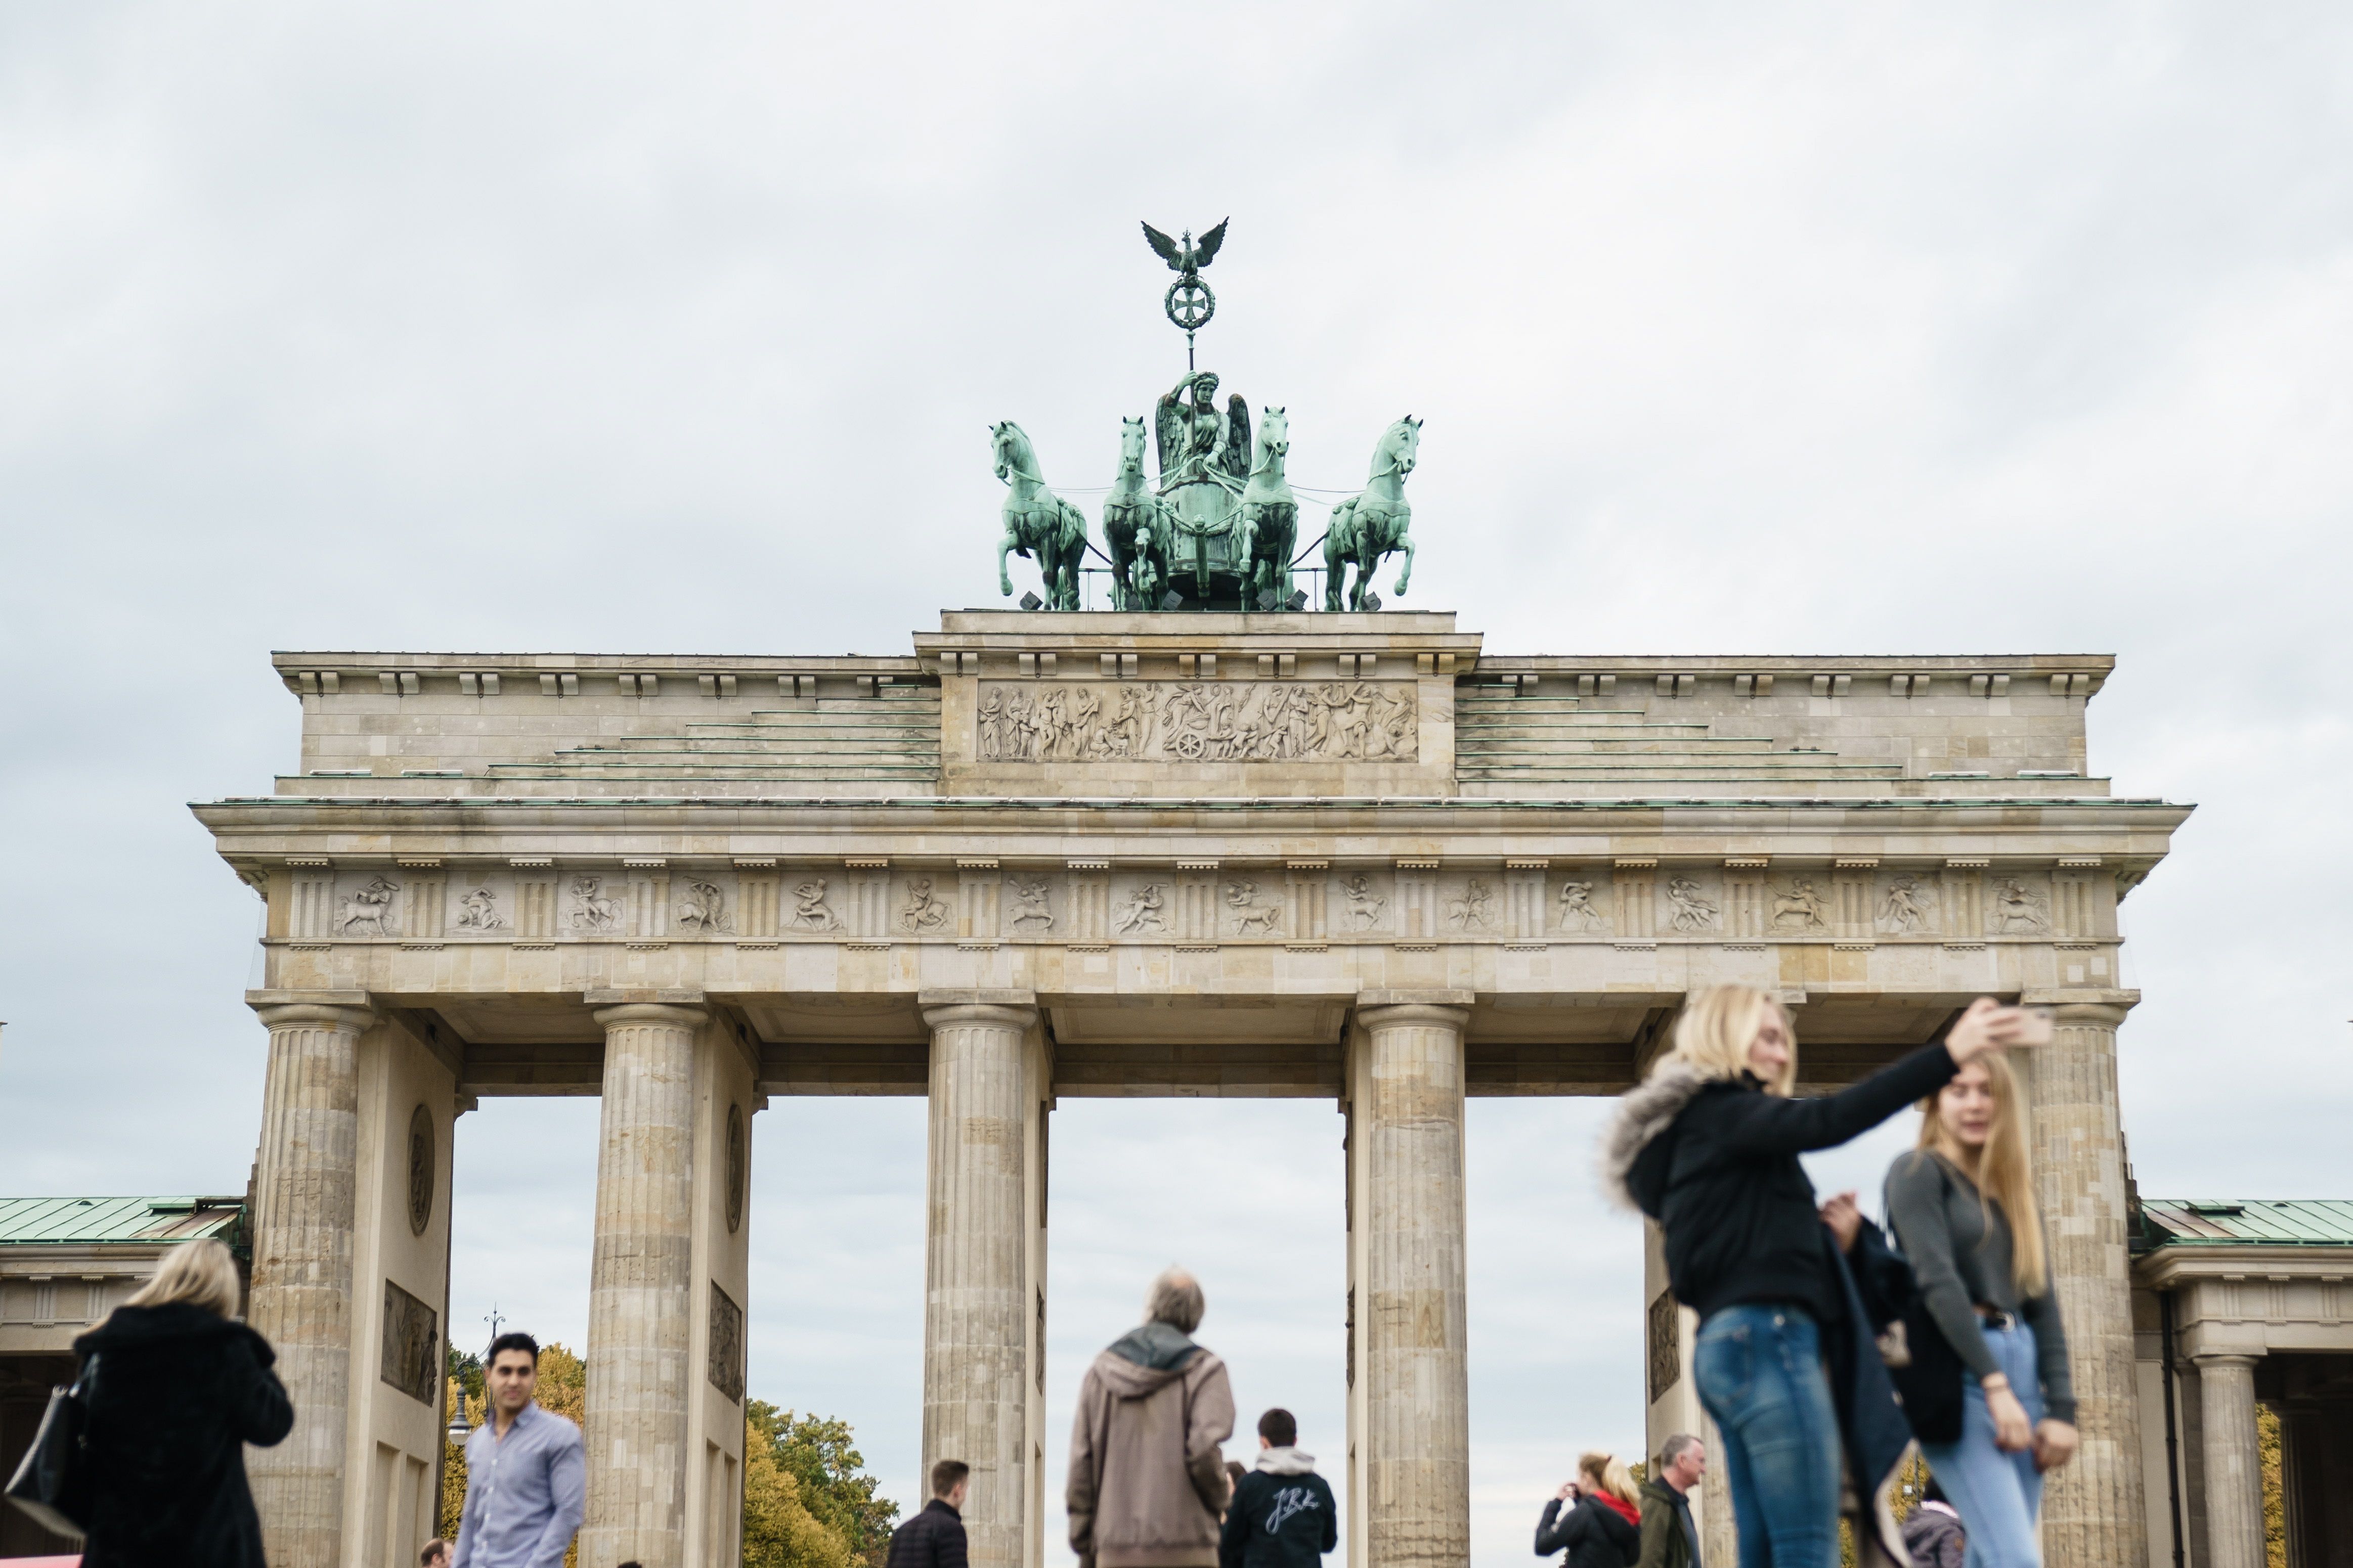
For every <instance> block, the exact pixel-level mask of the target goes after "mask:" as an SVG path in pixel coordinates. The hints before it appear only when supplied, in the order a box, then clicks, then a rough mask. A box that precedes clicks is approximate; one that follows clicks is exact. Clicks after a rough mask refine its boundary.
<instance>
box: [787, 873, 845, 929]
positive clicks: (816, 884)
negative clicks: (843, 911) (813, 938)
mask: <svg viewBox="0 0 2353 1568" xmlns="http://www.w3.org/2000/svg"><path fill="white" fill-rule="evenodd" d="M825 882H826V879H824V878H823V877H818V878H814V879H811V880H809V881H806V882H803V883H802V884H801V885H800V886H799V887H797V888H795V889H793V924H794V925H796V926H797V927H799V928H800V929H801V930H803V931H839V930H840V929H841V921H840V918H839V916H837V915H836V914H835V913H834V912H833V910H832V909H831V908H830V907H829V906H828V904H827V903H826V901H825V900H826V890H825Z"/></svg>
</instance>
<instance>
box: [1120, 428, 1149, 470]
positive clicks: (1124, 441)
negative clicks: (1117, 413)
mask: <svg viewBox="0 0 2353 1568" xmlns="http://www.w3.org/2000/svg"><path fill="white" fill-rule="evenodd" d="M1119 471H1120V472H1121V473H1123V474H1140V473H1142V472H1144V421H1143V420H1141V419H1130V418H1127V417H1125V416H1122V417H1121V419H1120V422H1119Z"/></svg>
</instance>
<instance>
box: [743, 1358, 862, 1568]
mask: <svg viewBox="0 0 2353 1568" xmlns="http://www.w3.org/2000/svg"><path fill="white" fill-rule="evenodd" d="M744 1426H745V1428H746V1430H745V1432H744V1456H745V1457H744V1563H745V1565H746V1568H804V1565H805V1568H848V1565H849V1564H851V1563H864V1564H868V1565H870V1568H881V1564H882V1562H883V1560H884V1559H885V1558H886V1557H887V1556H888V1555H889V1554H890V1547H891V1526H892V1521H894V1520H896V1519H897V1518H898V1515H899V1505H898V1504H896V1503H894V1502H892V1500H890V1499H888V1498H884V1497H878V1496H876V1495H875V1489H876V1488H877V1487H878V1486H879V1485H880V1484H881V1483H880V1482H878V1481H877V1480H876V1479H874V1478H873V1477H872V1476H870V1475H868V1474H867V1473H866V1460H865V1458H864V1457H863V1456H861V1455H860V1453H859V1452H858V1449H857V1447H855V1443H856V1439H855V1438H854V1437H853V1436H851V1433H850V1430H849V1423H848V1422H846V1421H836V1420H828V1419H827V1418H826V1417H824V1416H818V1415H795V1414H794V1413H793V1412H792V1411H789V1410H779V1409H777V1408H776V1406H775V1405H771V1404H769V1403H768V1402H767V1401H765V1400H764V1399H754V1400H753V1401H751V1402H750V1403H749V1404H748V1405H746V1406H745V1409H744ZM770 1471H773V1474H774V1477H775V1480H774V1481H771V1480H770V1479H768V1473H769V1472H770ZM755 1483H756V1485H757V1487H758V1489H759V1496H758V1497H757V1499H756V1501H757V1502H758V1505H759V1508H760V1509H761V1510H764V1512H765V1513H768V1514H773V1515H774V1516H775V1519H776V1521H777V1522H776V1527H775V1533H774V1534H773V1535H772V1536H771V1537H770V1538H769V1541H768V1542H764V1543H763V1546H762V1550H764V1551H769V1552H778V1553H784V1554H781V1555H768V1556H761V1555H755V1554H754V1503H755V1496H754V1488H755ZM786 1483H788V1484H786ZM797 1513H798V1514H805V1515H807V1518H808V1519H809V1520H810V1521H812V1522H814V1523H815V1524H816V1525H817V1526H818V1528H819V1529H821V1530H822V1531H824V1532H825V1534H826V1535H827V1536H828V1537H830V1539H831V1540H832V1541H834V1542H837V1543H839V1547H840V1549H841V1552H842V1558H841V1561H840V1563H839V1564H836V1563H832V1562H830V1561H828V1560H827V1559H823V1558H820V1557H817V1556H812V1555H808V1554H807V1553H810V1552H816V1551H818V1542H816V1540H815V1538H814V1537H812V1536H810V1535H809V1533H808V1531H807V1530H806V1529H805V1528H803V1527H801V1526H800V1524H799V1522H798V1520H797V1518H796V1514H797ZM763 1528H764V1529H765V1528H767V1527H766V1526H765V1525H764V1526H763ZM769 1542H773V1544H770V1543H769Z"/></svg>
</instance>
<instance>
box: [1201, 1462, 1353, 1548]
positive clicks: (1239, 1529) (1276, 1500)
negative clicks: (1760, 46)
mask: <svg viewBox="0 0 2353 1568" xmlns="http://www.w3.org/2000/svg"><path fill="white" fill-rule="evenodd" d="M1267 1452H1268V1454H1270V1455H1279V1456H1286V1457H1287V1456H1289V1455H1292V1454H1293V1453H1296V1452H1297V1450H1295V1449H1291V1448H1271V1449H1269V1450H1267ZM1299 1459H1300V1461H1306V1460H1307V1456H1305V1455H1304V1454H1301V1455H1299ZM1277 1465H1278V1466H1279V1468H1274V1469H1261V1470H1252V1471H1250V1473H1249V1474H1248V1475H1246V1476H1244V1477H1242V1479H1241V1480H1240V1482H1239V1483H1238V1484H1237V1485H1236V1486H1235V1488H1234V1495H1233V1497H1232V1499H1231V1500H1229V1502H1228V1503H1227V1504H1226V1523H1225V1528H1224V1530H1223V1531H1220V1532H1219V1537H1218V1568H1316V1564H1317V1563H1318V1562H1320V1561H1321V1560H1322V1558H1323V1555H1324V1553H1325V1552H1329V1551H1331V1550H1332V1549H1333V1548H1334V1547H1335V1546H1337V1545H1339V1544H1340V1514H1339V1510H1338V1509H1337V1508H1335V1506H1334V1505H1333V1502H1332V1488H1331V1487H1330V1485H1329V1484H1327V1483H1326V1482H1325V1481H1324V1478H1323V1477H1322V1476H1319V1475H1317V1474H1316V1473H1315V1472H1314V1470H1312V1469H1308V1468H1304V1467H1303V1464H1292V1463H1285V1462H1284V1461H1283V1460H1282V1459H1278V1460H1277Z"/></svg>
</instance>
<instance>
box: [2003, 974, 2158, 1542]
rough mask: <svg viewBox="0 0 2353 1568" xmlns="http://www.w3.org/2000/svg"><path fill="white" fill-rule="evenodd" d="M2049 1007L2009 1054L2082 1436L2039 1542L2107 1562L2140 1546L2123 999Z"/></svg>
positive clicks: (2056, 1484) (2144, 1535)
mask: <svg viewBox="0 0 2353 1568" xmlns="http://www.w3.org/2000/svg"><path fill="white" fill-rule="evenodd" d="M2054 1011H2055V1012H2056V1014H2057V1025H2058V1026H2057V1029H2056V1031H2055V1033H2054V1035H2053V1037H2052V1042H2051V1044H2049V1045H2048V1046H2042V1047H2034V1048H2032V1049H2029V1050H2019V1051H2013V1052H2011V1053H2010V1062H2011V1064H2012V1066H2013V1067H2015V1068H2017V1069H2018V1070H2019V1073H2020V1075H2021V1077H2022V1078H2024V1079H2026V1081H2027V1083H2028V1085H2029V1087H2030V1095H2029V1099H2030V1100H2031V1110H2032V1117H2033V1125H2034V1177H2035V1197H2036V1200H2037V1201H2038V1202H2039V1203H2041V1204H2042V1218H2043V1225H2044V1228H2045V1229H2046V1230H2047V1231H2048V1232H2049V1233H2050V1237H2051V1282H2052V1288H2053V1289H2055V1290H2056V1292H2057V1293H2058V1297H2059V1310H2060V1312H2061V1314H2062V1316H2063V1318H2064V1320H2065V1322H2066V1325H2067V1352H2068V1355H2067V1359H2068V1369H2069V1371H2070V1373H2072V1374H2073V1379H2074V1384H2075V1407H2076V1426H2077V1427H2078V1429H2079V1430H2080V1432H2081V1434H2082V1436H2083V1447H2082V1448H2081V1449H2080V1450H2079V1451H2078V1452H2077V1454H2076V1456H2075V1459H2074V1462H2073V1464H2070V1465H2069V1466H2068V1467H2067V1468H2065V1469H2063V1470H2061V1471H2058V1472H2056V1473H2055V1474H2053V1475H2052V1477H2050V1479H2049V1483H2048V1485H2047V1487H2046V1488H2045V1489H2044V1492H2043V1500H2042V1547H2043V1552H2044V1555H2045V1557H2046V1558H2047V1560H2048V1561H2049V1562H2050V1563H2051V1564H2052V1568H2113V1565H2114V1564H2116V1563H2141V1562H2144V1561H2146V1559H2147V1554H2148V1516H2147V1511H2146V1510H2145V1509H2144V1507H2143V1505H2142V1499H2141V1473H2140V1404H2139V1397H2138V1393H2137V1386H2136V1383H2135V1373H2134V1366H2133V1325H2132V1278H2131V1272H2130V1264H2131V1260H2130V1258H2129V1257H2128V1255H2127V1254H2126V1250H2125V1246H2126V1232H2125V1223H2126V1216H2125V1159H2124V1128H2123V1122H2122V1120H2121V1118H2120V1115H2119V1113H2118V1110H2117V1107H2116V1026H2117V1025H2119V1024H2121V1023H2123V1022H2124V1017H2125V1010H2124V1009H2123V1008H2122V1007H2117V1006H2111V1005H2105V1004H2092V1003H2080V1002H2075V1003H2066V1004H2063V1005H2061V1006H2059V1007H2057V1008H2056V1009H2054Z"/></svg>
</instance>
